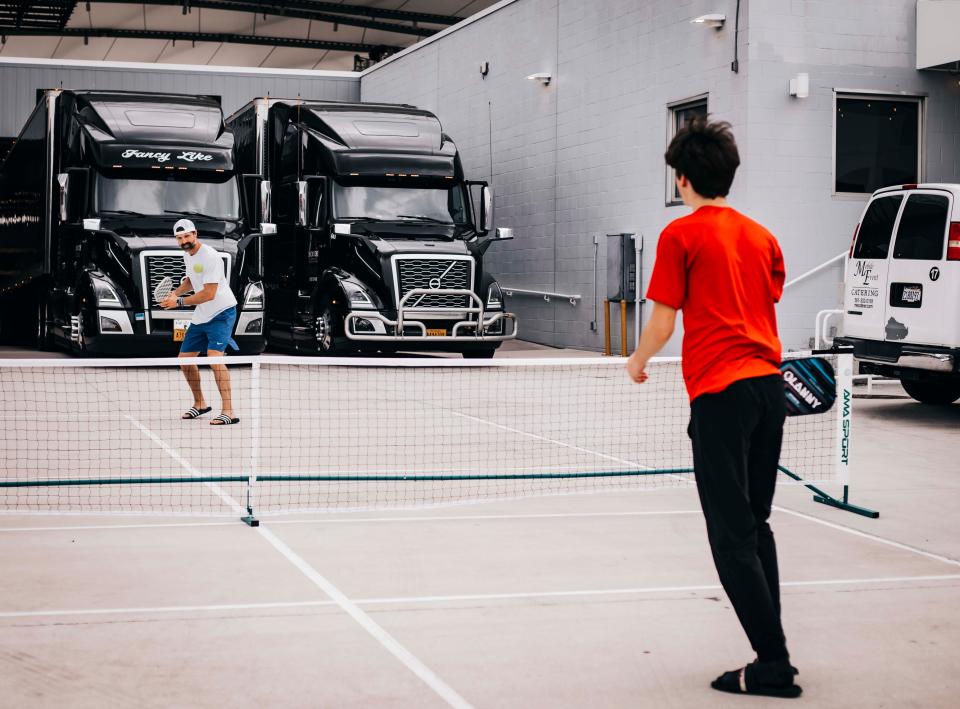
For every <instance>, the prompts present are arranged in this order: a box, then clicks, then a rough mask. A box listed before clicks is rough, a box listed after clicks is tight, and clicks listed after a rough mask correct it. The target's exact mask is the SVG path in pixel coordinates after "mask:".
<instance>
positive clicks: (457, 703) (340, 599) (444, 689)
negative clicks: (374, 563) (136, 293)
mask: <svg viewBox="0 0 960 709" xmlns="http://www.w3.org/2000/svg"><path fill="white" fill-rule="evenodd" d="M127 418H128V419H130V421H132V422H133V423H134V424H135V425H136V426H137V428H139V429H140V431H141V432H143V433H144V435H146V436H147V437H149V438H150V440H152V441H154V442H155V443H157V444H158V445H159V446H160V447H161V448H162V449H163V451H164V453H166V454H167V455H169V456H170V457H171V458H173V459H174V460H175V461H177V462H178V463H179V464H180V465H181V466H182V467H183V468H184V470H187V471H189V472H190V474H191V475H198V473H197V471H196V470H195V469H194V468H193V466H192V465H190V463H189V462H188V461H187V460H186V459H185V458H183V457H182V456H181V455H180V454H179V453H177V451H176V450H174V449H173V448H172V447H171V446H169V445H168V444H167V443H166V442H165V441H164V440H163V439H161V438H160V437H159V436H157V435H156V434H155V433H153V432H152V431H151V430H150V429H148V428H147V427H146V426H144V425H143V424H141V423H140V422H139V421H137V420H136V419H134V418H132V417H131V416H127ZM207 484H208V485H210V487H211V489H213V490H214V491H215V492H216V493H217V495H218V496H220V498H221V499H223V500H224V501H225V502H226V503H227V504H229V505H231V506H232V507H233V508H234V509H236V510H239V513H240V514H241V515H242V514H245V513H246V508H244V507H241V506H240V505H239V504H238V503H237V501H236V500H234V499H233V498H232V497H230V496H229V495H228V494H227V493H225V492H223V491H222V490H220V488H219V487H218V486H216V485H213V484H211V483H207ZM256 531H257V532H258V533H259V534H260V536H261V537H263V538H264V539H265V540H266V541H267V542H268V543H269V544H270V545H271V546H272V547H273V548H274V549H276V550H277V551H278V552H280V553H281V554H282V555H283V556H284V557H285V558H286V559H287V560H288V561H289V562H290V563H292V564H293V565H294V566H295V567H297V569H298V570H299V571H300V572H301V573H302V574H303V575H304V576H306V577H307V578H308V579H309V580H310V581H311V582H312V583H313V584H314V585H315V586H316V587H317V588H319V589H320V590H321V591H323V592H324V593H325V594H327V595H328V596H329V597H330V598H331V599H333V601H334V602H335V603H336V604H337V605H338V606H339V607H340V609H341V610H343V611H345V612H346V613H347V614H348V615H349V616H350V617H351V618H353V619H354V620H355V621H356V622H357V623H358V624H359V625H360V627H362V628H363V629H364V630H366V631H367V632H368V633H369V634H370V635H372V636H373V637H374V638H375V639H376V640H377V641H378V642H379V643H380V644H381V645H382V646H383V647H384V649H386V650H387V651H388V652H389V653H390V654H392V655H393V656H394V657H396V658H397V659H398V660H400V662H401V663H403V664H404V665H405V666H406V667H407V669H409V670H410V671H411V672H413V673H414V674H415V675H417V677H419V678H420V679H421V680H422V681H423V682H424V683H425V684H426V685H427V686H428V687H430V689H432V690H433V691H434V692H436V694H437V695H438V696H439V697H441V698H442V699H443V700H444V701H446V702H447V703H448V704H449V705H450V706H452V707H457V708H458V709H469V708H470V706H471V705H470V704H469V703H468V702H467V701H466V700H465V699H464V698H463V697H461V696H460V695H459V694H457V692H456V691H454V689H453V688H452V687H450V686H449V685H448V684H447V683H446V682H444V681H443V680H442V679H440V677H438V676H437V675H436V674H434V673H433V671H432V670H431V669H430V668H429V667H427V666H426V665H425V664H423V662H421V661H420V660H419V658H417V657H416V656H415V655H414V654H413V653H411V652H410V651H409V650H407V649H406V648H405V647H404V646H403V645H401V644H400V643H399V642H398V641H397V640H395V639H394V638H393V637H392V636H391V635H390V634H389V633H387V631H386V630H384V629H383V628H381V627H380V626H379V625H377V624H376V623H375V622H374V620H373V619H372V618H370V616H368V615H367V614H366V613H364V612H363V611H362V610H361V609H360V608H359V607H358V606H356V605H355V604H354V603H352V602H351V601H350V599H349V598H347V597H346V595H344V594H343V593H342V592H341V591H340V589H338V588H337V587H336V586H334V585H333V584H332V583H330V581H328V580H327V579H326V578H324V577H323V576H322V575H321V574H320V573H319V572H317V570H316V569H314V568H313V567H312V566H310V565H309V564H308V563H307V562H306V561H304V560H303V559H302V558H301V557H299V556H298V555H297V554H296V553H295V552H294V551H293V550H292V549H291V548H290V547H288V546H287V545H286V544H284V543H283V542H282V541H281V540H280V539H279V538H278V537H277V536H276V535H274V534H273V532H271V531H270V530H269V529H267V528H266V527H264V526H263V525H260V526H259V527H257V528H256Z"/></svg>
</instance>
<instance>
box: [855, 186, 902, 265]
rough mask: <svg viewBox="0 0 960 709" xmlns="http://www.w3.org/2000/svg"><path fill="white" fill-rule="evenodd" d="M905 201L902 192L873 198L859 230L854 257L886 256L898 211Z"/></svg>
mask: <svg viewBox="0 0 960 709" xmlns="http://www.w3.org/2000/svg"><path fill="white" fill-rule="evenodd" d="M902 201H903V195H902V194H896V195H891V196H889V197H880V198H878V199H875V200H873V202H871V203H870V206H869V207H868V208H867V213H866V214H865V215H864V216H863V222H862V223H861V224H860V231H859V232H857V246H856V248H854V250H853V257H854V258H886V257H887V251H888V250H889V248H890V238H891V237H892V236H893V223H894V222H895V221H896V220H897V211H898V210H899V209H900V203H901V202H902Z"/></svg>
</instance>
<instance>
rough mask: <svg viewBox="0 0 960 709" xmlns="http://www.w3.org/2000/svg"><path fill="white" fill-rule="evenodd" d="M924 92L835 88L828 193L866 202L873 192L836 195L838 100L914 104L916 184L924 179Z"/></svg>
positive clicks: (925, 121)
mask: <svg viewBox="0 0 960 709" xmlns="http://www.w3.org/2000/svg"><path fill="white" fill-rule="evenodd" d="M927 96H928V95H927V94H926V93H919V92H908V91H868V90H863V89H836V88H835V89H834V90H833V119H832V129H831V135H830V140H831V156H830V192H831V194H832V196H834V197H837V198H840V199H851V200H853V199H855V200H867V199H870V195H871V194H873V193H872V192H837V100H838V99H855V100H861V101H868V100H874V101H900V102H908V103H916V104H917V106H918V107H917V182H918V183H921V182H923V181H924V180H925V179H926V142H927V135H926V134H927V130H926V127H927V111H926V99H927Z"/></svg>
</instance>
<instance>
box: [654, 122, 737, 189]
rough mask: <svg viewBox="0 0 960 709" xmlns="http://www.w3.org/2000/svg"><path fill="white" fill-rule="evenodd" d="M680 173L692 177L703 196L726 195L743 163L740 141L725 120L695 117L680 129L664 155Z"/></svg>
mask: <svg viewBox="0 0 960 709" xmlns="http://www.w3.org/2000/svg"><path fill="white" fill-rule="evenodd" d="M663 157H664V159H665V160H666V161H667V165H669V166H670V167H672V168H673V169H674V170H676V171H677V176H680V175H682V176H684V177H686V178H687V179H688V180H690V184H691V185H692V186H693V189H694V191H696V193H697V194H699V195H700V196H701V197H706V198H707V199H712V198H714V197H726V196H727V193H728V192H730V185H732V184H733V176H734V174H736V172H737V167H738V166H739V165H740V153H739V152H737V141H735V140H734V139H733V133H732V132H731V131H730V124H729V123H727V122H726V121H708V120H707V117H706V116H694V117H693V118H691V119H690V120H688V121H687V123H686V125H684V126H683V128H681V129H680V130H678V131H677V134H676V135H675V136H673V140H671V141H670V145H669V147H667V152H666V154H665V155H664V156H663Z"/></svg>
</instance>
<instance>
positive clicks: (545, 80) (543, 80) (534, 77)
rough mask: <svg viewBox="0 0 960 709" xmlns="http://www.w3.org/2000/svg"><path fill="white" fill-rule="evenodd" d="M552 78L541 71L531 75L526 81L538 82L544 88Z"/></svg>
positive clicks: (547, 73)
mask: <svg viewBox="0 0 960 709" xmlns="http://www.w3.org/2000/svg"><path fill="white" fill-rule="evenodd" d="M552 78H553V77H552V76H550V73H549V72H546V71H542V72H540V73H539V74H531V75H530V76H528V77H527V81H539V82H540V83H541V84H543V85H544V86H549V85H550V79H552Z"/></svg>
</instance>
